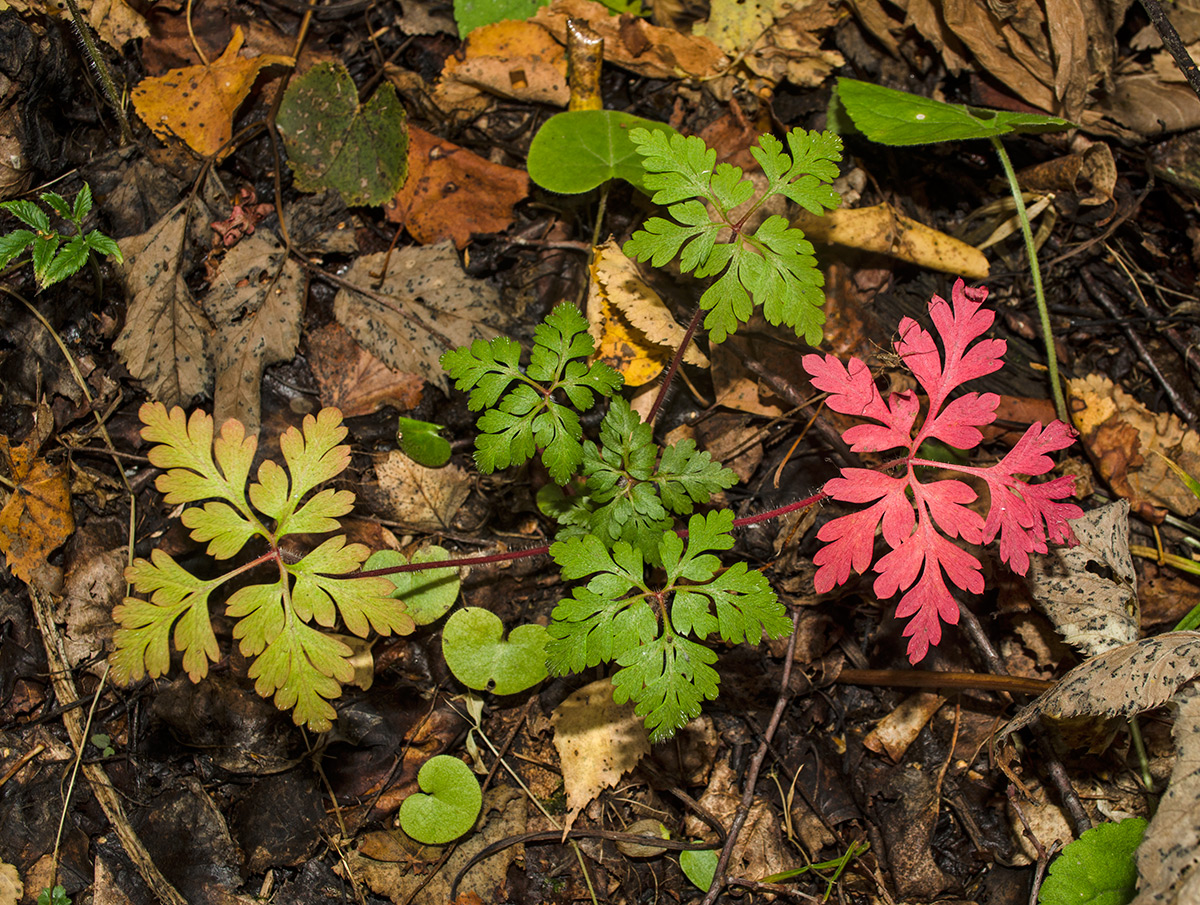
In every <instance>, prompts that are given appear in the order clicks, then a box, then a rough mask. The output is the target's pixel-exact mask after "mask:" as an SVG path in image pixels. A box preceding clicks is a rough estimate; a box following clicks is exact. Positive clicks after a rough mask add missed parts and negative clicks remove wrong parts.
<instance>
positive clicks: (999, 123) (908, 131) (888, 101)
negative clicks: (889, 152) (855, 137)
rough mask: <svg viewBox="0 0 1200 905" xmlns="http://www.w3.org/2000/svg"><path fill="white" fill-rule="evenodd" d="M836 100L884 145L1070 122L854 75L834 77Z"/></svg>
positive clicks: (979, 135) (1050, 128)
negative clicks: (941, 98) (957, 101)
mask: <svg viewBox="0 0 1200 905" xmlns="http://www.w3.org/2000/svg"><path fill="white" fill-rule="evenodd" d="M837 99H838V100H839V101H840V102H841V104H842V106H843V107H844V108H845V110H846V113H848V114H849V115H850V119H851V120H852V121H853V122H854V125H855V128H857V129H858V130H859V131H860V132H862V133H863V134H864V135H865V136H867V138H869V139H871V141H877V142H879V143H880V144H884V145H926V144H932V143H934V142H940V141H958V140H962V139H970V138H991V137H992V136H996V135H1005V134H1007V133H1009V132H1052V131H1061V130H1062V129H1069V128H1071V127H1072V126H1073V125H1074V123H1071V122H1069V121H1068V120H1065V119H1059V118H1058V117H1057V116H1045V115H1043V114H1040V113H1011V112H1009V111H1006V110H987V109H984V108H982V107H967V106H965V105H963V104H947V103H945V102H944V101H935V100H934V99H933V98H929V97H921V96H920V95H917V94H909V93H908V92H907V91H896V90H895V89H894V88H884V87H883V86H882V85H873V84H871V83H870V82H860V81H858V80H857V79H841V78H840V79H838V85H837Z"/></svg>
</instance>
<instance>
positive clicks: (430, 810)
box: [400, 754, 483, 845]
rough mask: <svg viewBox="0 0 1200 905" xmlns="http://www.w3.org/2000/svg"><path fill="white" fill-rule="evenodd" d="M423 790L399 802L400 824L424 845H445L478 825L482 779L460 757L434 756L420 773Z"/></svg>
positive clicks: (418, 778)
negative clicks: (476, 822) (480, 781)
mask: <svg viewBox="0 0 1200 905" xmlns="http://www.w3.org/2000/svg"><path fill="white" fill-rule="evenodd" d="M417 785H418V786H420V787H421V791H420V792H414V793H413V794H411V795H409V796H408V797H407V798H406V799H404V801H403V803H401V805H400V827H401V829H403V830H404V832H406V833H408V835H410V836H412V837H413V838H414V839H416V840H417V841H418V842H421V843H423V844H425V845H445V844H446V843H447V842H451V841H453V840H454V839H457V838H458V837H459V836H461V835H462V834H463V833H465V832H467V830H469V829H470V828H471V827H473V826H474V825H475V820H476V818H477V817H478V816H479V811H480V809H481V808H482V807H483V793H482V792H481V791H480V790H479V780H477V779H476V778H475V774H474V773H472V772H471V768H470V767H468V766H467V765H466V764H464V763H463V762H462V761H461V760H459V759H458V758H457V757H450V756H449V755H446V754H439V755H437V757H431V758H429V760H427V761H425V763H424V764H423V765H422V766H421V770H420V772H419V773H417Z"/></svg>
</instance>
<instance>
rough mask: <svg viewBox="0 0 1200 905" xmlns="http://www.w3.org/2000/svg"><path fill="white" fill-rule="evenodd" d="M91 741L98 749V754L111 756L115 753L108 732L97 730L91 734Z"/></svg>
mask: <svg viewBox="0 0 1200 905" xmlns="http://www.w3.org/2000/svg"><path fill="white" fill-rule="evenodd" d="M91 742H92V744H93V745H95V746H96V747H97V748H99V749H100V754H101V756H102V757H112V756H113V755H114V754H116V753H117V752H116V750H115V749H114V748H113V746H112V739H111V738H109V736H108V733H106V732H97V733H96V734H95V735H93V736H92V738H91Z"/></svg>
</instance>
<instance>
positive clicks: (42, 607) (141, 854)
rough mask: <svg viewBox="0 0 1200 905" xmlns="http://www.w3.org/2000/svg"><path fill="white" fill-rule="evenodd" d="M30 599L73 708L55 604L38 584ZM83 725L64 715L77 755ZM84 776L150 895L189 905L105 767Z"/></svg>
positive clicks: (73, 712)
mask: <svg viewBox="0 0 1200 905" xmlns="http://www.w3.org/2000/svg"><path fill="white" fill-rule="evenodd" d="M29 596H30V599H31V600H32V601H33V615H34V617H35V618H36V619H37V623H38V628H39V629H41V632H42V644H43V646H44V647H45V648H46V660H47V661H48V663H49V666H50V680H51V682H52V683H53V685H54V694H55V696H56V697H57V698H58V700H59V702H60V703H62V704H74V703H75V702H76V701H77V700H79V692H78V690H77V689H76V688H75V680H74V679H73V678H71V667H70V665H69V661H68V660H67V651H66V646H65V645H64V644H63V639H62V635H61V634H60V633H59V631H58V626H57V625H55V624H54V604H53V602H52V601H51V599H50V595H49V594H47V593H46V592H45V591H43V590H42V589H41V588H39V587H37V585H35V584H31V585H29ZM83 722H84V721H83V715H82V714H81V713H80V712H79V709H78V708H72V709H70V710H67V711H66V712H64V713H63V724H64V725H65V726H66V727H67V734H68V735H69V736H70V737H71V744H73V745H74V746H75V749H76V750H77V751H82V750H83V746H84V744H85V743H86V742H87V739H86V738H85V737H84V729H83ZM83 775H84V776H85V777H87V780H88V782H89V783H90V784H91V787H92V794H94V795H95V796H96V800H97V801H99V802H100V807H101V808H102V809H103V810H104V816H105V817H107V818H108V822H109V823H111V824H112V826H113V829H114V830H116V833H117V838H118V839H120V840H121V845H122V846H124V848H125V853H126V854H127V855H129V860H131V861H132V862H133V864H134V866H135V867H136V868H137V870H138V873H139V874H141V875H142V879H143V880H145V881H146V885H147V886H149V887H150V891H151V892H152V893H153V894H154V895H155V896H157V897H158V898H159V899H160V900H161V901H163V902H165V903H166V905H188V902H187V899H185V898H184V897H183V896H181V895H180V894H179V892H178V891H177V890H176V889H175V887H174V886H172V885H171V883H170V881H168V880H167V878H166V877H164V876H163V875H162V871H160V870H159V869H158V867H157V865H155V863H154V861H153V860H152V859H151V857H150V853H149V852H147V851H146V847H145V846H144V845H142V840H141V839H139V838H138V835H137V833H136V832H134V829H133V827H132V826H130V825H129V819H128V818H127V817H126V816H125V808H124V806H123V805H122V804H121V799H120V797H118V795H117V793H116V790H115V789H114V788H113V784H112V781H111V780H110V779H109V778H108V773H107V772H105V770H104V767H103V766H101V765H100V764H89V763H85V764H84V765H83Z"/></svg>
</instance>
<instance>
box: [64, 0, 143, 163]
mask: <svg viewBox="0 0 1200 905" xmlns="http://www.w3.org/2000/svg"><path fill="white" fill-rule="evenodd" d="M67 9H69V10H70V11H71V22H72V23H74V25H75V31H76V32H78V33H79V40H80V41H82V42H83V50H84V52H85V53H86V54H87V55H88V58H89V59H90V60H91V62H92V66H93V67H95V70H96V75H97V76H99V78H100V87H101V88H102V89H103V90H104V97H105V98H106V99H107V100H108V104H109V106H110V107H112V108H113V112H115V113H116V114H117V121H118V122H119V123H120V124H121V143H122V144H129V143H131V142H132V141H133V131H132V130H131V129H130V128H129V119H128V118H127V117H126V116H125V108H124V107H122V106H121V96H120V94H118V93H117V86H116V84H114V82H113V80H112V75H111V74H110V73H109V71H108V65H107V64H106V63H105V62H104V58H103V57H102V56H100V51H99V49H98V48H97V47H96V42H95V41H93V40H92V33H91V30H90V28H89V27H88V24H87V23H86V22H84V21H83V16H82V15H81V14H80V12H79V6H78V5H77V4H76V3H75V0H67Z"/></svg>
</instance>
